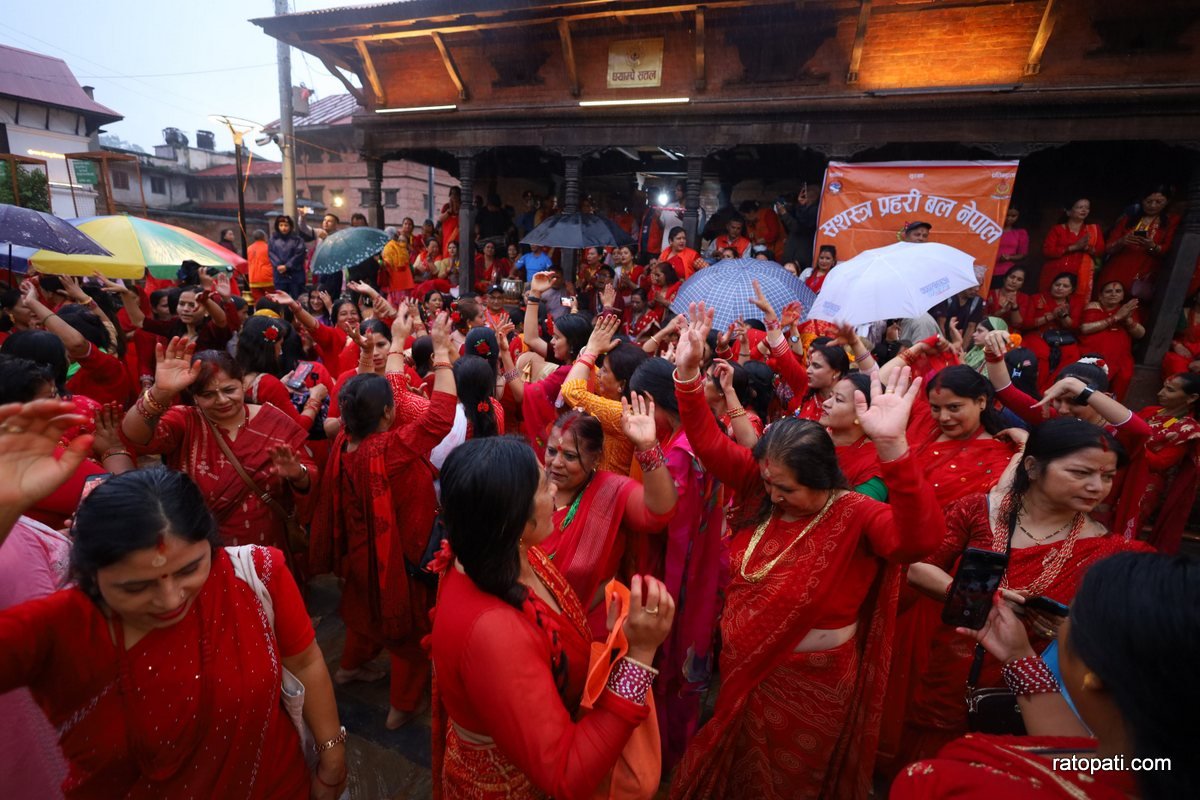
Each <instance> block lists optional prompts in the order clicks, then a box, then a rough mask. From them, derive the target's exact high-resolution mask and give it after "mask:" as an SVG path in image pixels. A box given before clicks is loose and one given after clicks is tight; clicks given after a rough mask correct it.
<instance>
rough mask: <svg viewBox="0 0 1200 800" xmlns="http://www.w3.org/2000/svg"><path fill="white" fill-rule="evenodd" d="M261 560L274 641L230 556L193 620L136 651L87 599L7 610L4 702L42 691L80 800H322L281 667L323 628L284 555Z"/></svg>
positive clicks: (0, 652) (149, 638) (73, 596)
mask: <svg viewBox="0 0 1200 800" xmlns="http://www.w3.org/2000/svg"><path fill="white" fill-rule="evenodd" d="M254 560H255V566H256V568H257V570H258V573H259V576H260V577H261V578H262V581H263V583H264V585H265V586H266V587H267V590H268V592H269V593H270V595H271V599H272V602H273V604H274V607H275V632H274V633H273V632H272V629H271V625H270V623H269V622H268V621H267V619H266V617H265V616H264V615H263V612H262V607H261V606H260V604H259V602H258V598H257V597H255V595H254V590H253V589H251V588H250V586H249V585H248V584H246V583H245V582H244V581H242V580H240V579H239V578H238V577H237V576H236V574H235V573H234V571H233V566H232V564H231V563H230V561H229V556H228V555H227V554H226V553H225V551H224V550H223V549H219V548H218V549H217V550H215V551H214V553H213V563H212V572H211V573H210V574H209V577H208V580H207V581H205V583H204V587H203V588H202V589H201V590H200V593H199V594H198V595H197V596H196V599H195V602H194V603H193V605H192V607H191V608H190V609H188V611H187V613H186V614H185V615H184V616H183V618H182V619H181V620H180V621H179V622H178V623H176V624H174V625H172V626H170V627H168V628H160V629H157V630H154V631H151V632H150V633H148V634H146V635H145V636H144V637H143V638H142V639H141V640H140V641H138V642H137V643H136V644H134V645H133V647H131V648H129V649H126V648H125V647H124V633H123V629H122V627H121V624H120V620H119V618H114V619H113V620H112V621H111V623H112V627H111V629H110V621H109V619H108V618H107V617H106V616H105V615H104V613H103V612H102V611H101V609H100V607H99V606H98V605H96V603H94V602H93V601H92V600H91V599H90V598H89V597H87V595H85V594H84V593H83V592H82V591H81V590H80V589H77V588H71V589H64V590H62V591H59V592H55V593H54V594H52V595H49V596H48V597H43V598H40V599H37V600H31V601H29V602H27V603H24V604H22V605H19V606H14V607H12V608H10V609H6V610H5V611H3V612H0V692H5V691H8V690H10V689H14V688H16V687H18V686H28V687H29V688H30V690H31V691H32V692H33V696H34V698H35V699H36V700H37V702H38V704H39V705H40V706H41V707H42V710H43V711H44V712H45V713H46V716H47V718H48V719H49V720H50V722H51V724H52V725H54V726H55V727H57V728H58V729H59V742H60V744H61V745H62V750H63V754H64V755H65V756H66V758H67V761H68V763H69V774H68V776H67V780H66V783H65V784H64V785H63V793H64V794H65V795H66V797H67V798H69V800H85V799H87V800H92V799H93V798H94V799H95V800H108V798H113V797H122V798H131V799H132V800H158V798H165V797H171V798H175V797H181V798H182V797H212V798H217V797H220V798H255V800H257V799H258V798H272V799H279V800H282V799H283V798H287V800H300V799H301V798H307V797H308V795H309V783H310V778H309V772H308V768H307V767H306V766H305V764H304V759H303V757H302V756H301V753H300V741H299V738H298V737H297V735H296V729H295V727H294V726H293V725H292V723H291V720H290V719H288V717H287V714H286V713H285V712H284V710H283V707H282V706H281V705H280V702H279V687H280V677H281V673H280V657H281V656H282V657H289V656H294V655H298V654H299V653H301V652H303V651H304V649H305V648H307V647H308V645H309V644H310V643H311V642H312V641H313V638H314V637H313V628H312V623H311V622H310V620H309V617H308V613H307V612H306V611H305V609H304V602H303V601H302V600H301V599H300V591H299V589H298V588H297V587H296V584H295V582H294V581H293V580H292V578H291V575H290V573H289V572H288V571H287V568H286V566H285V565H284V560H283V555H282V554H281V553H280V552H279V551H277V550H273V549H266V548H260V549H258V550H257V551H256V552H255V559H254ZM114 636H115V641H117V642H120V643H121V644H120V646H117V645H116V644H114ZM14 733H16V734H19V732H14Z"/></svg>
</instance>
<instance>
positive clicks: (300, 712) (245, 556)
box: [225, 545, 317, 769]
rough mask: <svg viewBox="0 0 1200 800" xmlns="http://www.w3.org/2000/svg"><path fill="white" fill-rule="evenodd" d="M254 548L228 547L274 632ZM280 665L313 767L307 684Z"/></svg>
mask: <svg viewBox="0 0 1200 800" xmlns="http://www.w3.org/2000/svg"><path fill="white" fill-rule="evenodd" d="M254 548H255V545H242V546H241V547H226V548H225V552H226V553H228V554H229V560H230V561H232V562H233V572H234V574H235V575H237V576H238V578H240V579H241V580H243V581H245V583H246V585H247V586H249V587H250V588H251V589H253V590H254V596H255V597H257V598H258V602H259V605H261V606H262V609H263V613H264V614H266V615H267V622H268V623H270V625H271V632H272V633H274V632H275V603H274V602H272V600H271V593H270V592H268V591H267V587H266V586H265V585H264V584H263V582H262V578H260V577H259V576H258V569H257V568H255V566H254ZM279 669H280V671H281V673H282V680H281V682H280V683H281V686H280V692H279V701H280V703H282V704H283V710H284V711H286V712H287V715H288V719H290V720H291V721H292V725H294V726H295V727H296V733H297V734H299V736H300V751H301V752H302V753H303V754H304V761H305V763H307V764H308V768H309V769H316V768H317V743H316V740H315V739H313V734H312V731H311V730H310V729H309V727H308V725H307V724H306V723H305V722H304V684H303V683H301V682H300V679H299V678H297V677H296V676H295V675H293V674H292V673H291V671H290V670H289V669H288V668H287V667H285V666H283V664H282V663H280V665H279Z"/></svg>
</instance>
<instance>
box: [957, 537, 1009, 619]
mask: <svg viewBox="0 0 1200 800" xmlns="http://www.w3.org/2000/svg"><path fill="white" fill-rule="evenodd" d="M1007 567H1008V556H1007V555H1006V554H1005V553H996V552H994V551H992V550H979V549H977V548H974V547H968V548H967V550H966V552H964V553H963V557H962V560H961V561H960V562H959V564H958V572H956V573H955V574H954V583H953V584H951V586H950V596H949V597H948V598H946V605H945V606H944V607H943V608H942V622H944V623H946V624H947V625H953V626H955V627H957V628H970V629H971V630H975V631H977V630H979V629H980V628H982V627H983V623H985V622H987V617H988V612H990V611H991V610H992V596H993V595H995V594H996V589H998V588H1000V579H1001V578H1002V577H1003V576H1004V570H1005V569H1007Z"/></svg>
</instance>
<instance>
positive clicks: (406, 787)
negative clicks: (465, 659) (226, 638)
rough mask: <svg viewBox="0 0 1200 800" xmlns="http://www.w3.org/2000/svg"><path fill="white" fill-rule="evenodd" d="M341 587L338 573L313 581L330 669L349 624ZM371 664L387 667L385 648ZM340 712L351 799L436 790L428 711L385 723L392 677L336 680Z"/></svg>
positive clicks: (312, 606) (315, 612)
mask: <svg viewBox="0 0 1200 800" xmlns="http://www.w3.org/2000/svg"><path fill="white" fill-rule="evenodd" d="M339 596H340V592H339V591H338V583H337V580H336V579H335V578H332V577H329V576H325V577H322V578H317V579H315V580H313V581H311V582H310V583H309V593H308V610H309V613H310V614H312V616H313V622H314V624H315V626H316V629H317V642H318V643H319V644H320V645H321V651H322V652H323V653H324V654H325V662H326V663H327V664H328V665H329V674H330V675H333V674H334V672H336V671H337V665H338V660H339V659H340V658H341V655H342V643H343V642H344V641H345V638H346V628H345V626H344V625H343V624H342V620H341V618H340V617H339V616H338V614H337V604H338V598H339ZM371 665H372V666H376V667H379V668H380V669H381V670H383V671H387V669H388V658H387V654H386V653H385V654H383V655H382V656H380V657H379V658H378V659H377V660H376V661H374V662H371ZM334 692H335V694H336V695H337V704H338V714H339V715H340V716H341V720H342V724H343V725H345V726H346V731H347V732H348V733H349V737H348V740H347V751H346V754H347V761H348V763H349V765H350V798H351V800H409V799H410V798H411V800H423V798H428V797H431V796H432V794H433V791H432V787H431V783H430V774H429V758H430V750H429V743H430V738H429V737H430V731H429V715H428V714H425V715H424V717H422V718H420V719H418V720H414V721H413V722H411V723H409V724H408V725H406V726H405V727H403V728H401V729H400V730H396V731H389V730H388V729H387V728H386V727H384V721H385V720H386V719H387V712H388V679H387V678H384V679H383V680H380V681H376V682H374V683H359V682H356V683H348V684H346V685H344V686H338V685H337V684H334Z"/></svg>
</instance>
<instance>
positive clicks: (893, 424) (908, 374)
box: [854, 367, 921, 461]
mask: <svg viewBox="0 0 1200 800" xmlns="http://www.w3.org/2000/svg"><path fill="white" fill-rule="evenodd" d="M920 387H921V379H920V378H912V370H911V369H909V368H908V367H902V368H901V369H900V370H899V372H897V373H895V375H894V376H893V378H892V382H891V384H890V385H889V386H886V387H885V386H883V385H882V384H881V383H880V382H879V373H874V374H872V375H871V405H870V407H869V408H868V407H867V399H866V398H865V397H863V393H862V392H860V391H855V392H854V409H855V412H856V413H857V415H858V421H859V422H860V423H861V424H862V429H863V433H865V434H866V435H867V436H868V437H869V438H870V439H871V441H873V442H875V447H876V449H877V450H880V460H883V461H891V460H893V459H892V458H887V457H886V456H884V454H883V448H882V445H883V444H884V443H890V444H893V445H897V446H898V445H901V443H904V442H905V431H906V429H907V428H908V417H909V414H910V413H911V411H912V406H913V402H914V401H915V400H916V399H917V392H918V391H919V390H920ZM904 449H907V445H904V446H902V447H901V452H903V450H904Z"/></svg>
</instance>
